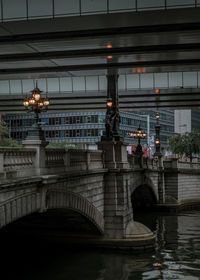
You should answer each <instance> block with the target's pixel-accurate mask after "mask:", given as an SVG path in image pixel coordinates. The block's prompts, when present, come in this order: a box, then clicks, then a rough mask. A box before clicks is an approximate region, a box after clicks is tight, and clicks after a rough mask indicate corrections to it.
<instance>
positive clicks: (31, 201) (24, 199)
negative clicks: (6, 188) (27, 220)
mask: <svg viewBox="0 0 200 280" xmlns="http://www.w3.org/2000/svg"><path fill="white" fill-rule="evenodd" d="M40 209H41V194H40V193H39V192H36V191H32V192H27V193H25V194H24V193H23V194H22V195H18V196H15V197H14V198H12V199H9V200H7V201H5V202H4V203H2V204H1V205H0V228H2V227H4V226H6V225H8V224H10V223H12V222H14V221H16V220H18V219H20V218H22V217H25V216H27V215H29V214H32V213H35V212H39V211H40Z"/></svg>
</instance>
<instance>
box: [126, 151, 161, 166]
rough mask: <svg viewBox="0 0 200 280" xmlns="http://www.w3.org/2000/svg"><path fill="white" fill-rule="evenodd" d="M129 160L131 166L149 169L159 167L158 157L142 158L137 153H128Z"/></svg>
mask: <svg viewBox="0 0 200 280" xmlns="http://www.w3.org/2000/svg"><path fill="white" fill-rule="evenodd" d="M128 162H129V166H130V167H131V168H148V169H157V168H158V159H157V158H145V157H142V158H140V157H138V156H137V155H129V154H128Z"/></svg>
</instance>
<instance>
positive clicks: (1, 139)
mask: <svg viewBox="0 0 200 280" xmlns="http://www.w3.org/2000/svg"><path fill="white" fill-rule="evenodd" d="M0 147H20V145H19V144H18V143H17V141H16V140H14V139H12V138H10V137H9V129H8V126H7V123H6V122H4V121H0Z"/></svg>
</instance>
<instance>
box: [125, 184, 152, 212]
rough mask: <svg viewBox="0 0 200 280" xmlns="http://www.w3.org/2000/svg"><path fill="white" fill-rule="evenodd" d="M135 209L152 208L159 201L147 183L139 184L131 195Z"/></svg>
mask: <svg viewBox="0 0 200 280" xmlns="http://www.w3.org/2000/svg"><path fill="white" fill-rule="evenodd" d="M131 202H132V207H133V211H134V210H135V209H140V210H143V209H146V208H151V207H152V206H154V205H155V204H156V203H157V198H156V195H155V193H154V190H153V189H152V187H151V186H149V185H147V184H142V185H139V186H137V187H136V188H135V189H134V191H133V192H132V195H131Z"/></svg>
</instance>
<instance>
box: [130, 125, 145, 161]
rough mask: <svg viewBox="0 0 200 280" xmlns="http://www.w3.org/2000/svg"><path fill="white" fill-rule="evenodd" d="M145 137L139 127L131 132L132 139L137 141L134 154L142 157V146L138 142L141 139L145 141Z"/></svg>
mask: <svg viewBox="0 0 200 280" xmlns="http://www.w3.org/2000/svg"><path fill="white" fill-rule="evenodd" d="M146 136H147V134H146V132H145V131H142V129H141V128H140V126H139V127H138V129H137V131H134V132H133V137H134V138H137V139H138V144H137V147H136V151H135V153H136V154H138V155H142V154H143V152H142V145H141V144H140V140H141V139H145V138H146Z"/></svg>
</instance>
